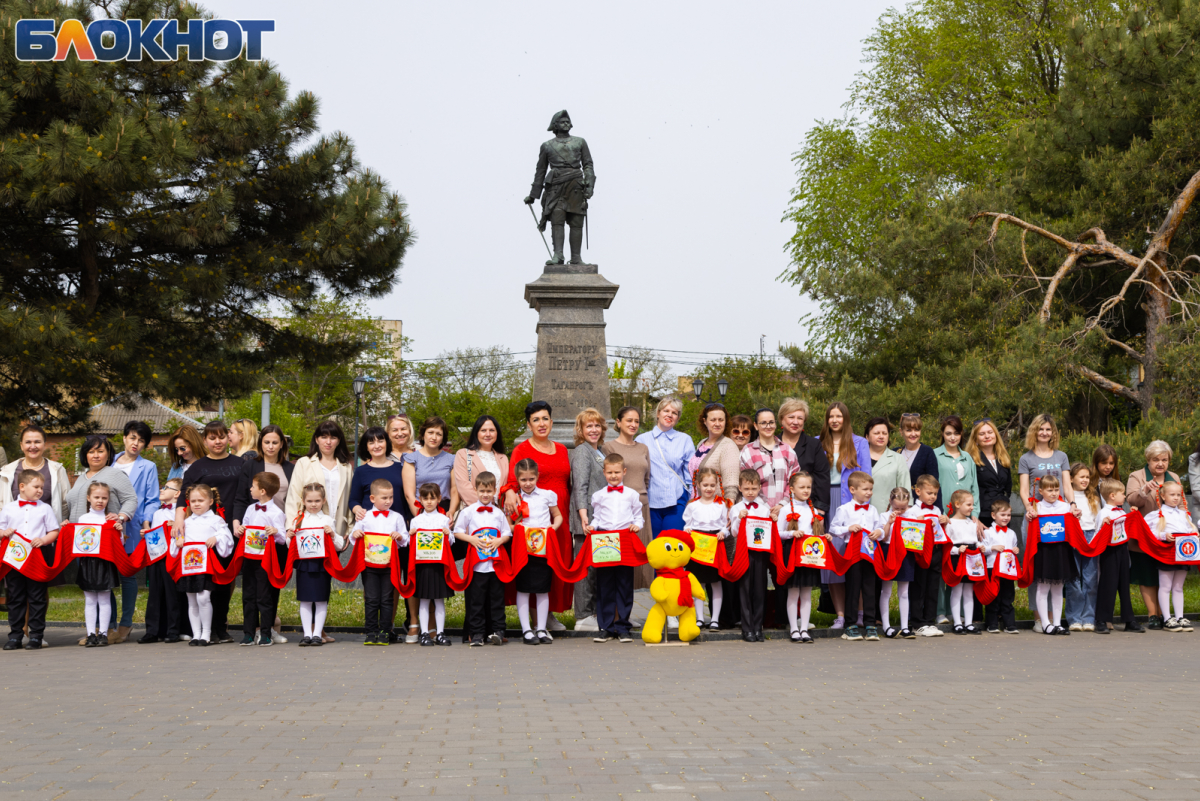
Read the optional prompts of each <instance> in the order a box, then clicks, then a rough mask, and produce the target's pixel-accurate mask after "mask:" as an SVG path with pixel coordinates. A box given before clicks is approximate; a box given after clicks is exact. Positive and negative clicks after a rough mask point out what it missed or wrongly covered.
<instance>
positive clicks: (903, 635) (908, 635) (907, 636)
mask: <svg viewBox="0 0 1200 801" xmlns="http://www.w3.org/2000/svg"><path fill="white" fill-rule="evenodd" d="M900 639H902V640H915V639H917V633H916V632H915V631H913V630H912V629H900Z"/></svg>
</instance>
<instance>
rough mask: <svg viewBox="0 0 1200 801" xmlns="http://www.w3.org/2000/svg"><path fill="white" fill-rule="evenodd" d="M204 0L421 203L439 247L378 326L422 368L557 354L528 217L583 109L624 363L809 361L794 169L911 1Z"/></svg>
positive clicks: (426, 255)
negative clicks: (495, 352)
mask: <svg viewBox="0 0 1200 801" xmlns="http://www.w3.org/2000/svg"><path fill="white" fill-rule="evenodd" d="M201 2H202V4H203V5H204V6H205V7H206V8H208V9H209V10H211V11H212V12H213V13H215V14H216V15H217V16H220V17H226V18H234V19H237V18H273V19H274V20H275V21H276V25H275V31H274V33H268V34H265V35H264V40H263V41H264V54H265V55H266V57H267V58H269V59H271V60H272V61H273V62H274V63H275V64H276V65H277V66H278V68H279V69H280V70H281V72H282V73H283V75H284V76H285V77H286V78H287V80H288V82H289V84H290V88H291V92H292V93H293V94H294V93H295V92H296V91H299V90H301V89H306V90H310V91H312V92H314V93H315V94H316V96H317V97H318V98H319V99H320V102H321V125H322V129H323V130H324V131H333V130H341V131H344V132H346V133H347V134H349V135H350V136H351V137H352V138H353V140H354V141H355V143H356V145H357V152H358V156H359V159H360V160H361V162H362V163H363V164H364V165H366V166H369V167H370V168H371V169H373V170H375V171H376V172H378V173H380V174H382V175H383V177H384V178H385V180H386V181H387V182H388V183H389V184H390V186H391V187H392V189H393V190H394V191H397V192H399V193H400V194H401V195H402V196H403V197H404V198H405V200H406V201H407V203H408V209H409V213H410V219H411V220H412V223H413V227H414V229H415V230H416V231H417V233H418V237H419V238H418V241H417V243H416V245H415V246H414V247H413V248H412V249H411V250H410V251H409V253H408V255H407V257H406V258H405V260H404V264H403V267H402V268H401V271H400V278H399V282H398V283H397V285H396V288H395V290H394V291H393V293H392V294H391V295H390V296H389V297H388V298H386V299H380V300H375V301H372V302H371V304H370V309H371V311H372V312H373V313H375V314H377V315H380V316H383V317H387V318H400V319H402V320H403V321H404V333H405V334H406V335H407V336H409V337H411V338H412V340H413V348H412V351H411V353H409V354H408V355H409V356H410V357H415V358H422V357H432V356H436V355H438V354H439V353H441V352H442V351H444V350H448V349H451V348H462V347H470V346H487V345H492V344H501V345H505V346H508V347H510V348H511V349H513V350H514V351H529V350H532V349H533V347H534V346H535V344H536V332H535V325H536V323H537V313H536V312H534V311H533V310H532V309H530V308H529V306H528V305H527V304H526V303H525V300H524V284H525V283H527V282H530V281H533V280H534V279H536V278H537V276H538V275H539V274H540V273H541V270H542V265H543V264H544V262H545V260H546V251H545V249H544V247H543V245H542V242H541V239H540V238H539V236H538V233H537V230H536V228H535V226H534V222H533V220H532V218H531V217H530V215H529V211H528V210H527V209H526V208H525V206H524V205H523V204H522V203H521V200H522V198H523V197H524V196H525V195H526V194H527V193H528V191H529V186H530V183H531V181H532V178H533V171H534V166H535V164H536V162H537V154H538V147H539V145H540V144H541V143H542V142H543V141H544V140H546V139H548V138H550V136H551V134H549V133H548V132H547V131H546V128H547V126H548V125H549V122H550V117H551V116H552V115H553V113H554V112H555V111H558V110H559V109H562V108H566V109H567V110H568V111H570V113H571V119H572V121H573V123H574V125H575V128H574V130H573V131H572V133H574V134H575V135H578V136H582V137H584V138H585V139H587V141H588V145H589V147H590V148H591V152H592V157H593V159H594V160H595V170H596V194H595V197H594V198H593V199H592V201H591V209H590V217H589V225H590V228H591V231H590V239H591V247H590V249H588V250H587V251H585V254H584V256H585V260H587V261H589V262H593V263H596V264H598V265H599V266H600V272H601V273H602V274H603V275H604V276H605V277H606V278H608V279H609V280H610V281H613V282H614V283H617V284H620V286H621V289H620V292H619V293H618V294H617V297H616V300H614V301H613V305H612V308H611V309H609V311H608V313H607V318H606V319H607V322H608V329H607V338H608V344H609V345H610V346H612V345H645V346H650V347H655V348H661V349H672V350H679V351H711V352H732V353H752V352H757V351H758V347H759V335H760V334H765V335H766V348H767V352H768V353H770V352H773V351H774V350H775V348H776V346H777V345H778V344H779V343H788V342H802V341H803V340H804V338H805V331H804V330H803V329H802V328H801V326H800V325H799V324H798V320H799V318H800V316H801V315H802V314H804V313H805V312H807V311H810V310H811V309H812V304H811V303H810V302H809V301H807V300H805V299H804V298H802V297H801V296H800V295H799V293H798V292H797V291H796V289H795V288H794V287H792V286H790V285H787V284H784V283H781V282H780V281H778V280H777V277H778V276H779V274H780V273H781V272H783V271H784V270H785V269H787V267H788V256H787V254H786V252H785V249H784V248H785V245H786V243H787V241H788V238H789V236H790V233H791V231H790V228H789V226H788V224H787V223H785V222H781V218H782V216H783V214H784V211H785V210H786V208H787V205H788V198H789V196H790V191H791V189H792V186H793V184H794V170H793V167H792V164H791V157H792V154H793V153H794V152H795V151H796V150H797V149H798V148H799V146H800V144H801V142H802V141H803V138H804V134H805V132H806V131H807V130H808V129H809V128H810V127H811V126H812V124H813V121H814V120H817V119H828V118H831V117H837V116H840V115H841V114H842V113H843V112H842V109H841V106H842V104H843V103H844V102H845V101H846V97H847V87H848V86H849V85H850V82H851V81H852V79H853V77H854V74H855V73H856V72H858V71H859V70H861V69H862V68H863V65H862V63H861V59H862V55H861V52H862V40H863V39H864V38H865V37H866V36H868V35H869V34H870V32H871V30H872V28H873V26H874V24H875V21H876V19H877V18H878V17H879V15H880V14H882V13H883V12H884V11H885V10H886V9H887V8H888V6H889V5H894V3H886V2H880V1H879V0H850V2H834V3H815V2H798V1H797V0H790V2H781V3H768V2H756V3H753V4H745V5H742V4H737V3H728V2H722V3H713V2H687V3H668V2H654V3H645V2H639V3H625V2H604V3H600V2H588V3H579V2H576V3H555V4H548V3H452V2H422V3H400V2H377V3H368V2H357V1H356V2H353V3H330V2H328V1H327V0H322V2H313V1H311V0H309V1H307V2H297V1H296V0H288V2H286V3H285V2H261V1H259V2H246V1H245V0H243V1H241V2H239V1H237V0H215V1H214V0H201ZM335 12H336V13H335ZM335 54H336V55H335ZM535 208H537V207H536V206H535ZM547 238H549V231H548V230H547ZM464 321H469V324H468V323H466V322H464ZM523 358H524V357H523ZM677 358H680V359H681V360H691V359H693V358H694V357H688V356H683V355H678V356H677ZM679 371H680V372H686V367H682V366H681V367H680V370H679Z"/></svg>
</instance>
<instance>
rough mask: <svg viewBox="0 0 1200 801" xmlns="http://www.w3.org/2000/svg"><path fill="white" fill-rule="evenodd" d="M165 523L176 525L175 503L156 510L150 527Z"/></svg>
mask: <svg viewBox="0 0 1200 801" xmlns="http://www.w3.org/2000/svg"><path fill="white" fill-rule="evenodd" d="M163 523H169V524H170V525H172V526H173V525H175V504H171V505H170V508H167V506H166V505H163V506H159V507H158V509H156V510H154V514H153V516H151V518H150V528H158V527H159V526H161V525H162V524H163Z"/></svg>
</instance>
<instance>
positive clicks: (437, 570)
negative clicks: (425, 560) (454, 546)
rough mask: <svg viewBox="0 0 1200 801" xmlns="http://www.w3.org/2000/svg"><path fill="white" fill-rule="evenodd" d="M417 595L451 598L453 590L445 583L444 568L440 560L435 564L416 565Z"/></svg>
mask: <svg viewBox="0 0 1200 801" xmlns="http://www.w3.org/2000/svg"><path fill="white" fill-rule="evenodd" d="M416 594H417V597H418V598H420V599H422V600H427V599H430V598H453V597H454V591H453V590H451V589H450V586H449V585H448V584H446V568H445V567H444V566H443V565H442V563H441V562H438V563H437V564H436V565H417V591H416Z"/></svg>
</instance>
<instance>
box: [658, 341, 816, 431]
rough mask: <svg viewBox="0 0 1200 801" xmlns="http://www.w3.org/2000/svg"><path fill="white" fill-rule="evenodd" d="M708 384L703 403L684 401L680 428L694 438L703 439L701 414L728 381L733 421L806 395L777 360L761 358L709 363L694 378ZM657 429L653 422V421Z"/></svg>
mask: <svg viewBox="0 0 1200 801" xmlns="http://www.w3.org/2000/svg"><path fill="white" fill-rule="evenodd" d="M691 378H692V379H696V378H699V379H700V380H701V381H703V382H704V389H703V392H702V397H701V400H699V401H697V400H696V398H695V395H694V394H692V393H690V392H689V393H688V394H687V396H686V397H681V398H680V400H682V401H683V414H682V415H681V416H680V419H679V424H678V425H677V426H676V427H677V428H679V429H680V430H681V431H686V432H687V433H688V434H691V435H692V436H693V437H699V436H700V434H701V432H700V428H699V420H700V413H701V411H703V409H704V406H705V405H706V404H707V403H708V399H709V398H712V399H713V400H714V401H716V400H718V399H719V393H718V390H717V382H718V381H720V380H722V379H724V380H725V381H728V382H729V387H728V388H727V389H726V391H725V398H724V399H723V400H722V401H721V402H722V403H723V404H724V405H725V408H726V409H727V410H728V412H729V415H730V416H731V417H732V416H733V415H735V414H745V415H750V416H753V415H754V412H755V411H756V410H758V409H760V408H763V407H766V408H771V409H777V408H779V404H780V403H781V402H782V401H783V399H784V398H786V397H789V396H793V395H800V394H802V390H803V385H802V384H801V382H800V380H799V379H798V378H797V376H796V375H795V374H794V373H792V372H790V371H789V370H787V369H784V368H783V367H780V366H779V365H778V364H776V362H775V360H773V359H763V358H759V357H753V358H744V357H741V356H730V357H726V358H724V359H720V360H717V361H713V362H709V363H708V364H706V365H704V366H703V367H700V368H699V369H697V370H696V371H695V372H694V373H693V374H692V376H691ZM649 422H650V424H651V425H653V421H652V420H651V421H649Z"/></svg>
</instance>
